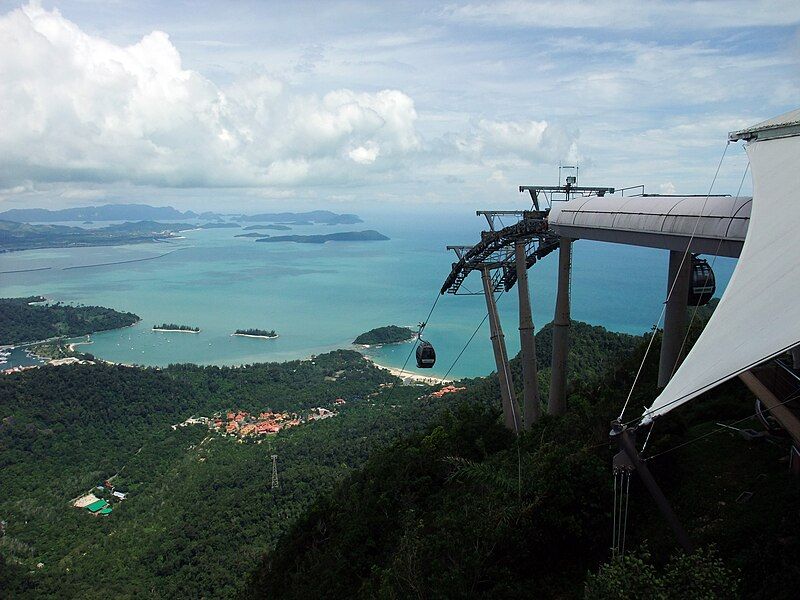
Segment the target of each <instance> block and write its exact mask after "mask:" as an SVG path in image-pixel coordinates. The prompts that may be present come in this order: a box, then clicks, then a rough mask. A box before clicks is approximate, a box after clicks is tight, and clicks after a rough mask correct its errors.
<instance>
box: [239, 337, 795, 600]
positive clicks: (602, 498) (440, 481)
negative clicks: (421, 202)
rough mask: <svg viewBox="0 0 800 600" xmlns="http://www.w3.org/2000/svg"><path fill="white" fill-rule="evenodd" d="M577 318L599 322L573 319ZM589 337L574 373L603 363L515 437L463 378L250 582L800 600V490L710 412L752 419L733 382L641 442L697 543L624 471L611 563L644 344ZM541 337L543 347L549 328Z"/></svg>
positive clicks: (472, 593) (526, 594)
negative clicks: (619, 471) (615, 422)
mask: <svg viewBox="0 0 800 600" xmlns="http://www.w3.org/2000/svg"><path fill="white" fill-rule="evenodd" d="M581 330H582V331H583V333H584V334H587V333H589V334H591V333H592V332H591V330H587V329H586V328H585V327H583V326H578V327H573V331H574V332H575V333H576V334H578V333H579V332H580V331H581ZM698 330H699V327H694V328H693V336H694V335H696V333H697V331H698ZM596 333H597V334H598V335H597V336H590V338H591V339H594V341H595V343H594V344H588V345H587V346H583V345H582V344H580V343H575V344H573V347H572V352H571V355H570V360H571V365H570V367H571V369H575V372H576V374H577V373H580V371H581V369H582V368H583V367H584V366H587V365H588V366H590V367H591V371H592V372H600V374H593V373H592V372H590V373H589V374H588V375H587V374H584V375H582V376H580V377H574V376H573V378H572V385H571V390H570V394H569V399H568V404H569V412H568V414H567V416H565V417H562V418H552V417H549V416H545V417H544V418H542V420H541V421H540V422H539V423H538V424H536V426H535V427H534V428H533V430H532V431H530V432H525V433H523V434H522V435H521V436H520V437H519V439H515V436H514V435H513V434H511V433H510V432H508V431H507V430H505V429H504V428H503V427H502V426H501V424H500V421H499V419H498V408H497V402H496V398H497V393H496V385H497V384H496V378H494V377H491V378H487V379H486V380H483V381H482V382H473V385H471V386H470V387H469V389H468V390H467V391H466V392H464V393H463V394H462V398H463V400H464V404H463V405H462V406H461V407H460V408H459V409H458V410H448V411H446V412H445V413H443V414H442V415H440V416H439V417H438V418H437V420H436V421H435V422H434V423H432V424H431V425H430V426H429V427H428V428H427V429H426V430H425V431H423V432H419V433H416V434H414V435H412V436H409V437H408V438H406V439H403V440H401V441H399V442H397V443H396V444H394V445H393V446H391V447H389V448H386V449H383V450H381V451H379V452H376V453H374V454H373V455H372V456H371V457H370V459H369V460H368V461H367V464H366V466H365V467H364V468H363V469H362V470H359V471H357V472H355V473H353V474H351V475H350V476H349V477H348V478H347V479H346V480H344V481H343V482H342V483H340V484H338V485H337V486H336V487H335V489H334V491H333V492H331V493H330V494H327V495H325V496H323V497H322V498H320V500H318V501H317V502H316V503H314V505H313V507H312V508H311V509H309V510H308V511H307V512H306V513H304V514H303V515H302V517H301V518H299V519H298V520H297V521H296V523H295V524H294V525H293V526H292V527H291V529H290V530H289V532H288V533H287V534H285V535H284V536H283V537H282V538H281V539H280V541H279V542H278V544H277V546H276V547H275V549H274V550H272V551H270V552H267V553H266V554H265V556H264V558H263V561H262V565H261V567H260V568H259V569H258V570H257V571H256V573H255V574H254V576H253V578H252V580H251V582H250V586H249V590H248V595H249V596H250V597H257V598H312V597H337V598H375V597H379V598H406V597H418V598H423V597H425V598H444V597H447V598H476V597H480V598H530V597H541V598H580V597H585V598H587V599H589V598H591V599H596V598H620V599H622V598H629V597H632V598H642V599H644V598H676V599H677V598H709V599H710V598H737V597H742V598H794V597H796V590H797V588H798V586H800V567H798V562H797V557H798V556H800V534H799V533H798V532H800V513H798V510H797V507H798V506H800V485H798V482H797V480H796V478H794V477H793V476H791V475H790V474H789V473H788V471H787V469H786V463H785V456H786V455H787V448H788V445H787V444H788V442H787V441H781V440H780V439H777V440H772V443H767V442H765V441H763V440H762V441H751V442H748V441H745V440H744V439H742V437H740V436H739V435H737V434H736V432H735V431H732V430H729V429H728V430H726V429H724V428H720V427H718V426H717V425H716V423H717V422H719V421H722V422H725V421H730V420H738V419H742V418H746V417H748V415H749V416H752V402H751V400H750V398H751V396H750V394H749V393H748V392H747V391H746V390H745V388H744V387H743V386H742V385H741V384H739V383H738V382H735V381H734V382H729V383H727V384H725V385H723V386H721V387H720V388H718V389H717V390H715V391H714V392H712V393H709V394H707V395H706V396H704V397H703V398H702V400H700V401H699V402H695V403H692V404H690V405H687V406H686V407H683V408H682V409H681V410H679V411H675V413H671V414H670V416H668V417H665V418H664V419H662V420H660V421H659V423H658V428H657V430H656V431H655V432H654V434H653V438H652V439H651V441H650V442H649V446H648V450H647V453H646V457H647V458H649V459H650V460H649V461H648V463H649V466H650V469H651V470H652V471H653V473H654V475H655V477H656V478H657V479H658V481H659V482H660V484H661V485H662V487H663V488H664V490H665V492H666V493H667V494H668V496H669V497H670V499H671V501H672V502H673V505H674V507H675V510H676V512H677V514H678V515H679V516H680V518H681V519H682V520H683V522H684V525H685V526H686V527H687V528H688V530H689V533H690V536H691V537H692V539H693V540H694V542H695V544H696V545H697V546H698V547H699V550H698V552H697V553H696V554H693V555H688V556H687V555H683V554H681V553H680V552H678V551H677V544H676V542H675V540H674V537H673V535H672V534H671V531H670V530H669V528H668V527H667V526H666V525H665V523H664V521H663V519H662V517H661V515H660V513H658V511H657V510H656V509H655V507H654V505H653V502H652V500H651V499H650V497H649V496H648V495H647V494H646V492H645V491H644V490H643V489H642V487H641V485H640V483H639V481H638V480H637V479H635V478H634V479H633V481H632V484H631V499H630V507H629V515H630V516H629V520H628V522H627V529H626V533H627V535H626V543H627V549H628V554H627V555H626V557H625V559H624V560H621V561H613V562H610V563H606V561H608V560H609V553H610V550H609V548H610V546H611V527H612V519H611V506H612V482H613V479H612V475H611V468H610V465H611V458H612V455H613V452H614V451H615V450H613V449H611V448H610V447H609V442H608V430H609V422H610V421H611V419H613V418H615V417H616V415H617V414H618V412H619V410H620V408H621V404H622V402H623V400H624V398H625V396H626V395H627V393H628V391H629V389H630V386H631V383H632V380H633V378H634V376H635V374H636V372H637V369H638V367H639V364H640V362H641V358H642V356H643V353H644V345H645V344H644V340H643V339H642V338H638V339H637V340H636V342H637V347H636V349H635V351H633V352H629V353H627V357H626V358H624V359H619V358H617V359H616V360H614V361H613V362H605V361H603V360H602V359H601V358H602V357H601V355H598V354H597V353H595V354H592V353H590V352H585V350H586V349H587V348H591V347H593V348H594V350H595V352H597V351H599V350H600V349H601V348H604V347H606V348H607V344H608V343H610V344H611V346H612V347H613V346H614V345H615V344H616V343H618V342H622V341H623V339H621V338H618V339H617V340H614V339H613V337H612V336H600V335H599V334H600V332H599V331H598V332H596ZM540 336H541V337H539V338H538V339H537V342H541V340H542V338H544V337H545V336H546V333H544V332H542V333H541V334H540ZM576 337H577V336H576ZM655 341H656V343H658V341H659V339H658V338H656V340H655ZM544 347H545V345H544V344H541V343H540V344H539V349H541V350H542V351H543V352H544V351H545V349H544ZM577 357H581V358H580V359H578V360H574V359H575V358H577ZM585 361H588V362H585ZM603 363H605V364H603ZM615 363H616V364H615ZM542 364H543V362H542V361H540V366H541V365H542ZM657 364H658V353H657V352H655V353H651V355H650V356H649V357H648V359H647V361H646V362H645V363H644V369H643V371H642V374H641V378H640V383H639V385H638V386H637V388H636V391H635V392H634V394H633V397H632V399H631V406H632V407H635V408H632V409H631V410H630V414H627V415H626V416H627V417H628V418H633V417H635V416H636V414H635V413H638V412H639V411H640V410H641V407H643V406H645V405H647V404H648V403H649V401H650V400H651V399H652V398H653V397H655V394H656V393H657V388H656V380H657ZM515 366H516V367H517V368H518V365H515ZM519 382H520V378H519V377H517V378H516V379H515V383H516V384H517V387H518V388H519ZM519 391H520V390H519V389H518V392H519ZM739 426H740V427H744V426H752V425H748V424H747V422H745V423H744V424H740V425H739ZM712 432H713V433H712ZM743 492H751V494H752V495H748V494H745V495H744V496H742V493H743ZM742 498H744V500H743V499H742ZM604 563H606V564H605V565H604ZM323 566H324V567H323ZM310 573H313V577H312V576H309V574H310Z"/></svg>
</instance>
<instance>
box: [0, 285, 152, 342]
mask: <svg viewBox="0 0 800 600" xmlns="http://www.w3.org/2000/svg"><path fill="white" fill-rule="evenodd" d="M138 321H139V317H138V316H137V315H135V314H133V313H129V312H120V311H116V310H114V309H112V308H105V307H102V306H82V305H77V306H72V305H69V304H63V303H61V302H53V303H50V302H48V301H47V298H45V297H43V296H29V297H25V298H0V345H12V344H20V343H23V342H34V341H39V340H47V339H52V338H59V337H77V336H81V335H87V334H89V333H94V332H97V331H107V330H109V329H119V328H121V327H128V326H129V325H133V324H134V323H137V322H138Z"/></svg>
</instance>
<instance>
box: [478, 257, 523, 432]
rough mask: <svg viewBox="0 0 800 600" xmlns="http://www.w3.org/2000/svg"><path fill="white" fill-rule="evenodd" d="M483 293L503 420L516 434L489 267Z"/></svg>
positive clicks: (510, 384)
mask: <svg viewBox="0 0 800 600" xmlns="http://www.w3.org/2000/svg"><path fill="white" fill-rule="evenodd" d="M482 279H483V293H484V295H485V296H486V310H487V311H488V312H489V331H490V333H491V339H492V350H493V351H494V362H495V364H496V365H497V379H498V380H499V382H500V399H501V403H502V405H503V420H504V422H505V425H506V427H507V428H508V429H510V430H511V431H513V432H515V433H518V432H519V430H520V419H519V415H518V413H519V410H518V409H517V399H516V397H515V395H514V382H513V381H512V379H511V369H510V368H509V366H508V353H507V352H506V341H505V337H504V336H503V329H502V327H501V326H500V316H499V315H498V314H497V303H496V302H495V301H494V289H493V287H492V272H491V270H490V269H489V267H484V268H483V271H482Z"/></svg>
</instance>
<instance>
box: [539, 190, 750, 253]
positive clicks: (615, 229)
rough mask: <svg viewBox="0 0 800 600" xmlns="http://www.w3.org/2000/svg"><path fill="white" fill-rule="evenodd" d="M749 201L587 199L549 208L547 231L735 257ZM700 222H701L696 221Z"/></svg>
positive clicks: (648, 197) (721, 198)
mask: <svg viewBox="0 0 800 600" xmlns="http://www.w3.org/2000/svg"><path fill="white" fill-rule="evenodd" d="M751 205H752V198H750V197H732V196H709V197H708V198H706V196H705V195H703V196H664V195H642V196H614V195H606V196H590V197H579V198H574V199H572V200H570V201H569V202H557V203H553V208H552V210H551V211H550V215H549V217H548V221H549V226H550V229H552V230H553V231H555V232H556V233H557V234H559V235H561V236H564V237H569V238H572V239H590V240H598V241H604V242H615V243H619V244H633V245H637V246H649V247H652V248H665V249H668V250H680V251H683V250H686V248H687V244H688V243H689V242H690V240H691V247H690V248H689V250H690V251H691V252H696V253H699V254H715V255H720V256H732V257H737V256H739V253H740V252H741V250H742V245H743V244H744V238H745V234H746V233H747V226H748V223H749V221H750V208H751ZM698 218H699V220H698Z"/></svg>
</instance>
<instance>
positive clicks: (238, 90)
mask: <svg viewBox="0 0 800 600" xmlns="http://www.w3.org/2000/svg"><path fill="white" fill-rule="evenodd" d="M0 39H2V40H4V41H3V44H2V45H0V121H2V123H3V127H2V128H0V183H3V182H5V183H6V184H7V185H8V186H9V187H11V186H12V184H16V183H18V182H19V181H22V180H25V179H33V180H40V181H67V180H85V181H131V182H133V183H136V184H153V185H159V186H179V187H180V186H268V185H300V184H307V183H314V182H320V181H324V180H326V178H333V179H334V180H339V181H345V180H348V179H351V178H356V177H360V176H362V175H363V172H364V169H373V170H374V169H375V168H378V172H379V171H380V169H381V168H383V169H388V166H387V165H384V166H383V167H380V166H379V165H377V164H375V163H380V162H381V161H385V162H387V163H391V164H396V162H397V161H401V160H402V157H403V156H404V155H407V154H409V153H413V152H415V151H416V150H418V149H419V148H420V147H421V143H420V138H419V135H418V133H417V131H416V128H415V127H416V125H415V123H416V120H417V113H416V110H415V108H414V102H413V100H412V99H411V98H410V97H408V96H407V95H406V94H404V93H402V92H400V91H397V90H388V89H387V90H382V91H378V92H374V93H358V92H354V91H351V90H348V89H339V90H335V91H331V92H329V93H326V94H324V95H322V96H321V97H320V96H318V95H315V94H301V93H298V92H296V91H295V90H293V89H292V88H291V87H290V86H288V85H286V84H285V83H284V82H282V81H279V80H277V79H274V78H272V77H269V76H267V75H263V74H261V75H256V76H251V77H249V78H246V79H241V80H239V81H236V82H235V83H233V84H231V85H229V86H227V87H220V86H218V85H216V84H215V83H213V82H212V81H210V80H209V79H207V78H205V77H204V76H203V75H201V74H200V73H198V72H196V71H193V70H190V69H186V68H184V67H183V65H182V60H181V55H180V53H179V52H178V50H177V48H176V47H175V46H174V45H173V44H172V42H171V41H170V39H169V36H168V35H167V34H166V33H163V32H160V31H153V32H152V33H150V34H148V35H146V36H144V37H143V38H141V40H139V41H138V42H136V43H134V44H132V45H129V46H120V45H116V44H114V43H112V42H110V41H108V40H105V39H102V38H100V37H96V36H92V35H89V34H87V33H85V32H84V31H82V30H81V29H80V28H79V27H78V26H77V25H76V24H74V23H72V22H71V21H69V20H67V19H66V18H64V17H63V16H62V15H61V14H60V13H59V11H58V10H53V11H48V10H45V9H43V8H42V7H41V6H40V5H39V4H38V3H35V2H34V3H31V4H28V5H26V6H24V7H22V8H20V9H17V10H14V11H12V12H10V13H8V14H6V15H4V16H2V17H0ZM373 164H375V167H372V166H371V165H373Z"/></svg>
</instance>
